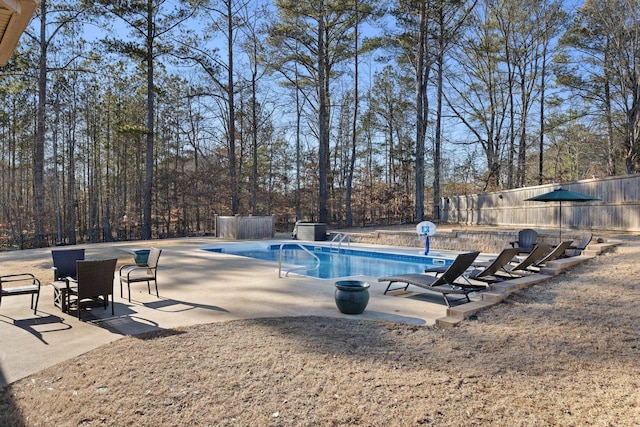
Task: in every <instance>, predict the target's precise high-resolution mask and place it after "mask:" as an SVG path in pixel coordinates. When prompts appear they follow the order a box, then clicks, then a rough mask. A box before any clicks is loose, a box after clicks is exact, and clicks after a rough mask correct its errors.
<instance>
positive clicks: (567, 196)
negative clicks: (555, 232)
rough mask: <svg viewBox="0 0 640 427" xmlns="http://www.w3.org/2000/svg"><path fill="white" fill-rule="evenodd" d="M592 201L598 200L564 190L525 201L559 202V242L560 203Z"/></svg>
mask: <svg viewBox="0 0 640 427" xmlns="http://www.w3.org/2000/svg"><path fill="white" fill-rule="evenodd" d="M594 200H600V199H598V198H597V197H592V196H587V195H586V194H580V193H576V192H575V191H569V190H565V189H564V188H557V189H555V190H553V191H550V192H548V193H544V194H540V195H538V196H534V197H530V198H528V199H525V201H529V202H559V203H560V212H559V214H558V217H559V219H558V224H559V228H560V242H562V202H591V201H594Z"/></svg>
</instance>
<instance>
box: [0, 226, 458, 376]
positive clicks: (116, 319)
mask: <svg viewBox="0 0 640 427" xmlns="http://www.w3.org/2000/svg"><path fill="white" fill-rule="evenodd" d="M145 243H146V245H149V246H157V247H161V248H162V250H163V252H162V256H161V258H160V262H159V268H158V288H159V291H160V298H157V297H156V296H155V294H152V295H149V294H148V293H147V289H146V286H145V284H144V283H138V284H133V285H132V290H131V293H132V295H131V302H130V303H129V302H128V301H127V293H126V288H125V290H124V298H121V297H120V291H119V287H120V285H119V281H118V280H117V279H114V294H115V295H114V302H115V316H111V308H110V307H109V308H108V309H107V310H104V309H103V308H102V307H98V308H94V309H92V310H91V312H84V311H83V313H82V319H83V320H82V321H78V319H77V316H75V315H74V314H75V312H71V314H68V313H63V312H61V311H60V309H59V308H58V307H56V306H54V305H53V287H52V286H50V280H49V281H48V280H47V277H49V276H50V275H49V273H48V272H46V273H45V275H44V276H43V275H42V274H40V275H38V274H36V275H37V276H38V277H40V278H41V280H42V289H41V293H40V301H39V304H38V313H37V314H36V315H34V314H33V310H31V309H30V308H29V304H30V296H28V295H24V296H16V297H10V298H7V297H6V298H3V299H2V305H1V306H0V387H2V386H4V385H6V384H10V383H12V382H14V381H16V380H18V379H20V378H24V377H26V376H28V375H31V374H33V373H35V372H38V371H40V370H42V369H44V368H46V367H49V366H53V365H55V364H58V363H64V361H66V360H68V359H71V358H73V357H75V356H78V355H80V354H83V353H85V352H87V351H89V350H92V349H94V348H97V347H99V346H101V345H104V344H108V343H109V342H112V341H114V340H116V339H118V338H121V337H123V336H126V335H135V334H139V333H143V332H147V331H151V330H156V329H173V328H178V327H183V326H189V325H194V324H201V323H211V322H220V321H228V320H234V319H247V318H260V317H276V316H299V315H305V316H308V315H317V316H334V317H348V318H353V319H354V320H358V319H369V320H388V321H392V322H405V323H412V324H417V325H429V324H434V323H435V320H436V319H437V318H440V317H443V316H445V315H446V311H447V307H446V305H445V304H444V303H443V300H442V297H441V296H440V295H437V294H425V293H422V292H416V293H413V292H408V293H406V294H403V295H398V296H393V297H391V296H388V295H387V296H384V295H383V292H384V289H385V287H386V285H385V284H384V283H378V282H377V280H376V279H375V278H370V280H367V281H368V282H369V283H370V284H371V288H370V295H371V297H370V301H369V305H368V306H367V309H366V311H365V312H364V313H362V314H359V315H345V314H342V313H340V312H339V311H338V309H337V308H336V305H335V301H334V297H333V292H334V286H333V281H332V280H320V279H314V278H309V277H302V276H293V275H290V276H289V277H286V278H278V272H277V268H274V266H273V263H270V262H267V261H260V260H253V259H251V260H248V259H246V258H242V257H237V256H233V255H226V254H219V253H213V252H208V251H204V250H200V248H202V247H206V246H215V245H216V244H219V243H221V241H220V240H217V239H214V238H188V239H172V240H167V241H155V240H154V241H149V242H119V243H114V244H109V243H102V244H89V245H80V246H79V247H84V248H85V250H86V252H87V254H86V258H87V259H99V258H105V257H112V255H111V254H109V255H105V256H100V255H101V254H103V253H106V249H107V247H109V250H110V251H111V253H113V249H114V247H116V248H119V250H118V252H117V253H118V255H117V257H118V258H119V263H118V264H119V265H120V264H122V263H124V262H128V263H130V262H131V261H132V259H131V254H130V253H129V252H127V250H130V249H131V248H140V247H145ZM410 250H412V251H414V252H415V251H419V248H411V249H410ZM25 259H28V260H29V261H30V262H31V263H32V264H33V265H36V266H38V268H39V269H40V270H42V269H45V270H48V269H49V268H50V267H51V265H52V262H51V248H45V249H34V250H29V251H14V252H3V253H0V265H2V266H3V273H6V274H8V273H12V272H17V271H14V268H13V267H11V261H24V260H25ZM21 271H22V270H21ZM34 273H35V272H34ZM116 276H117V274H116Z"/></svg>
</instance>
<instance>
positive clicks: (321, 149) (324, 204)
mask: <svg viewBox="0 0 640 427" xmlns="http://www.w3.org/2000/svg"><path fill="white" fill-rule="evenodd" d="M318 7H319V10H320V11H321V13H320V17H319V19H318V98H319V102H318V134H319V135H318V136H319V141H318V145H319V146H318V175H319V177H318V178H319V182H318V220H319V222H324V223H328V222H329V210H328V201H329V192H328V178H329V124H328V117H329V113H328V110H327V79H328V76H326V66H327V65H326V62H327V58H326V52H325V25H324V19H325V18H324V0H320V4H319V6H318Z"/></svg>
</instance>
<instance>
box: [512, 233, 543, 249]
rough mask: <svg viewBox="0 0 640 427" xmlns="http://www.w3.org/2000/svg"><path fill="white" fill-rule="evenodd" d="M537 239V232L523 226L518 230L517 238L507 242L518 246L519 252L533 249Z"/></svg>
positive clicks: (514, 246) (515, 246)
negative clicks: (522, 228)
mask: <svg viewBox="0 0 640 427" xmlns="http://www.w3.org/2000/svg"><path fill="white" fill-rule="evenodd" d="M536 240H538V232H537V231H536V230H533V229H531V228H525V229H524V230H520V231H519V232H518V240H515V241H513V242H509V243H510V244H511V247H513V248H518V249H519V253H529V252H531V251H532V250H533V248H534V247H535V245H536Z"/></svg>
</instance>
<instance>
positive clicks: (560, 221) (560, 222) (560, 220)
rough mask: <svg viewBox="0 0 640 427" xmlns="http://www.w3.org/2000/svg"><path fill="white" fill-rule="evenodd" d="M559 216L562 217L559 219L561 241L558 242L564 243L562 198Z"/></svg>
mask: <svg viewBox="0 0 640 427" xmlns="http://www.w3.org/2000/svg"><path fill="white" fill-rule="evenodd" d="M559 216H560V219H559V220H558V228H559V229H560V241H559V242H558V244H560V243H562V200H560V212H559Z"/></svg>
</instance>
